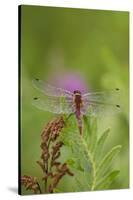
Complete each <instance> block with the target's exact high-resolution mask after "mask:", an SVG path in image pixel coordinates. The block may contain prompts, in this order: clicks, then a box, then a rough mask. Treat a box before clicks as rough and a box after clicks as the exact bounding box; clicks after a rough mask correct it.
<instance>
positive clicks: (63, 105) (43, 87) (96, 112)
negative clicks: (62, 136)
mask: <svg viewBox="0 0 133 200" xmlns="http://www.w3.org/2000/svg"><path fill="white" fill-rule="evenodd" d="M33 86H34V87H35V88H36V89H38V90H40V91H41V92H43V93H44V95H43V98H40V97H34V98H33V105H35V106H36V107H38V108H39V109H42V110H45V111H49V112H52V113H56V114H67V115H70V114H72V113H74V114H75V117H76V119H77V124H78V128H79V131H80V134H82V120H81V117H82V116H83V115H85V116H104V115H105V114H109V115H111V114H113V113H116V112H119V111H120V105H119V104H117V103H116V99H117V98H116V97H118V94H119V88H115V89H114V90H109V91H105V92H89V93H85V94H82V93H81V92H80V90H78V89H77V90H75V91H73V92H70V91H68V90H65V89H62V88H56V87H54V86H51V85H49V84H47V83H45V82H44V81H42V80H40V79H34V80H33Z"/></svg>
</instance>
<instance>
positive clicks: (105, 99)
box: [83, 89, 120, 116]
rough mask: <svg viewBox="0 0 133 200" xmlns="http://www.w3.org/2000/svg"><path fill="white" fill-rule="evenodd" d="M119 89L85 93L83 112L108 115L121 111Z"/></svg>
mask: <svg viewBox="0 0 133 200" xmlns="http://www.w3.org/2000/svg"><path fill="white" fill-rule="evenodd" d="M119 97H120V91H119V90H118V89H115V90H111V91H105V92H95V93H88V94H84V95H83V103H84V106H83V114H86V115H94V116H102V115H103V116H106V115H112V114H115V113H118V112H120V105H119Z"/></svg>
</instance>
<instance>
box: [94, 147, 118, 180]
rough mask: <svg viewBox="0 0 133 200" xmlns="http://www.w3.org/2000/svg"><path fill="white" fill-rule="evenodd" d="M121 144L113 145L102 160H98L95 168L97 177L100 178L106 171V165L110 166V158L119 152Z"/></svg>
mask: <svg viewBox="0 0 133 200" xmlns="http://www.w3.org/2000/svg"><path fill="white" fill-rule="evenodd" d="M120 149H121V145H117V146H115V147H113V148H112V149H111V150H110V151H109V152H108V153H107V154H106V155H105V156H104V158H103V160H102V161H101V162H100V164H99V166H98V168H97V177H98V178H100V176H102V175H103V174H104V173H105V171H107V169H108V167H109V166H110V163H111V161H112V159H113V158H114V157H115V156H116V155H117V154H118V153H119V152H120Z"/></svg>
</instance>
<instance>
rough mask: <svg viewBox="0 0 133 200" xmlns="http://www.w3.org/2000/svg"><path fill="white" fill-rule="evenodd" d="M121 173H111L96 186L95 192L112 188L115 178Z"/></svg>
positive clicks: (117, 171)
mask: <svg viewBox="0 0 133 200" xmlns="http://www.w3.org/2000/svg"><path fill="white" fill-rule="evenodd" d="M119 173H120V171H119V170H114V171H112V172H109V173H108V174H107V175H106V176H104V177H103V178H102V179H101V180H100V181H99V182H98V183H97V185H96V187H95V190H103V189H106V188H108V187H109V186H110V184H111V183H112V181H113V180H114V179H115V177H116V176H117V175H118V174H119Z"/></svg>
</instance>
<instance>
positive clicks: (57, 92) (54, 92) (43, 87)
mask: <svg viewBox="0 0 133 200" xmlns="http://www.w3.org/2000/svg"><path fill="white" fill-rule="evenodd" d="M32 83H33V86H34V87H35V88H36V89H38V90H40V91H41V92H43V93H44V94H45V95H48V96H65V97H70V98H71V97H72V95H73V94H72V93H71V92H69V91H67V90H64V89H62V88H56V87H54V86H51V85H49V84H47V83H45V82H44V81H42V80H39V79H34V80H33V81H32Z"/></svg>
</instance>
